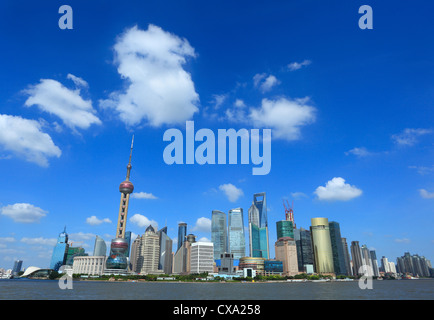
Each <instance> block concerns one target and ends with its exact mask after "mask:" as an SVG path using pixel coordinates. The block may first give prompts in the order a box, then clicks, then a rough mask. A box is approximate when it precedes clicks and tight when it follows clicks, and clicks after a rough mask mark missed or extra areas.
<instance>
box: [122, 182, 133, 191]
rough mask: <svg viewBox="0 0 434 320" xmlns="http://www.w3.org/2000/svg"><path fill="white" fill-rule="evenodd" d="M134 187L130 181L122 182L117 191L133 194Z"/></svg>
mask: <svg viewBox="0 0 434 320" xmlns="http://www.w3.org/2000/svg"><path fill="white" fill-rule="evenodd" d="M133 190H134V185H133V184H132V183H131V182H130V181H124V182H122V183H121V184H120V185H119V191H120V192H122V193H133Z"/></svg>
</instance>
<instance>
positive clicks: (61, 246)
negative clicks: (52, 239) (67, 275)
mask: <svg viewBox="0 0 434 320" xmlns="http://www.w3.org/2000/svg"><path fill="white" fill-rule="evenodd" d="M68 248H69V244H68V234H67V233H66V227H65V228H64V230H63V232H61V233H60V234H59V237H58V238H57V243H56V246H55V247H54V249H53V254H52V256H51V263H50V269H53V270H55V271H59V269H60V267H61V266H63V265H64V264H65V262H66V255H67V253H68Z"/></svg>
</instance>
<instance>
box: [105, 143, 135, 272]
mask: <svg viewBox="0 0 434 320" xmlns="http://www.w3.org/2000/svg"><path fill="white" fill-rule="evenodd" d="M133 143H134V135H133V139H132V141H131V151H130V159H129V161H128V165H127V177H126V179H125V181H123V182H121V184H120V185H119V191H120V193H121V203H120V205H119V215H118V225H117V228H116V238H115V239H113V240H112V243H111V246H110V255H109V257H108V258H107V261H106V268H107V269H117V270H126V269H127V267H128V261H127V253H128V242H127V240H125V227H126V222H127V214H128V203H129V200H130V194H131V193H132V192H133V190H134V185H133V184H132V183H131V181H130V173H131V168H132V166H131V156H132V154H133Z"/></svg>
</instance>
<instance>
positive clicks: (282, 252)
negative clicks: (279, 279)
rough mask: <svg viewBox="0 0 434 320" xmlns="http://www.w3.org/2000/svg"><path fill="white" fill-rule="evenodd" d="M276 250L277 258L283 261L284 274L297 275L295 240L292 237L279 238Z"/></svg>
mask: <svg viewBox="0 0 434 320" xmlns="http://www.w3.org/2000/svg"><path fill="white" fill-rule="evenodd" d="M290 222H291V221H290ZM291 223H292V222H291ZM275 252H276V259H277V260H279V261H282V262H283V273H284V275H286V276H293V275H296V274H297V273H298V260H297V247H296V244H295V240H294V239H293V238H291V237H280V238H278V240H277V241H276V243H275Z"/></svg>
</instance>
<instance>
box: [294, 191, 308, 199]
mask: <svg viewBox="0 0 434 320" xmlns="http://www.w3.org/2000/svg"><path fill="white" fill-rule="evenodd" d="M291 196H292V197H293V198H294V199H301V198H307V197H308V196H307V195H306V194H305V193H303V192H291Z"/></svg>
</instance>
